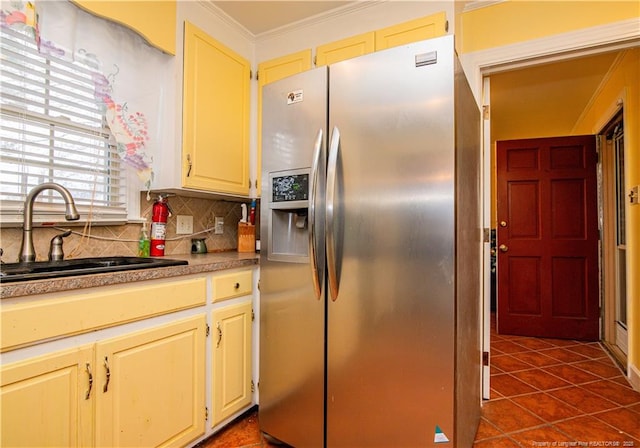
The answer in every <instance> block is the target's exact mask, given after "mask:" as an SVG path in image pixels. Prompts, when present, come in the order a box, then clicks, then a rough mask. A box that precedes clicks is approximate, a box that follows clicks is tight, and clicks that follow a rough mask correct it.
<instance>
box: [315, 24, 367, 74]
mask: <svg viewBox="0 0 640 448" xmlns="http://www.w3.org/2000/svg"><path fill="white" fill-rule="evenodd" d="M374 51H375V33H374V32H373V31H371V32H369V33H364V34H359V35H357V36H352V37H348V38H347V39H342V40H339V41H336V42H332V43H330V44H325V45H320V46H319V47H318V48H316V66H318V67H320V66H322V65H331V64H334V63H336V62H340V61H344V60H345V59H351V58H355V57H357V56H362V55H365V54H367V53H373V52H374Z"/></svg>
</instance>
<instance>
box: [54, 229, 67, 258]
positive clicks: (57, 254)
mask: <svg viewBox="0 0 640 448" xmlns="http://www.w3.org/2000/svg"><path fill="white" fill-rule="evenodd" d="M69 235H71V229H69V230H67V231H65V232H63V233H60V234H59V235H56V236H54V237H53V238H51V244H50V245H49V261H60V260H63V259H64V251H63V250H62V243H63V240H62V238H65V237H68V236H69Z"/></svg>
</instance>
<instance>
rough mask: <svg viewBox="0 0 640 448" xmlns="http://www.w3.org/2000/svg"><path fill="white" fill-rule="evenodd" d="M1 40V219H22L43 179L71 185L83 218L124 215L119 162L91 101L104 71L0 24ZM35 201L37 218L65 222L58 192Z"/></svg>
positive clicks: (116, 218) (108, 218) (101, 115)
mask: <svg viewBox="0 0 640 448" xmlns="http://www.w3.org/2000/svg"><path fill="white" fill-rule="evenodd" d="M0 41H1V49H0V51H1V53H2V66H1V69H0V83H1V84H0V120H1V121H0V200H1V201H2V202H1V212H2V223H3V224H6V223H11V222H22V209H23V205H24V199H25V197H26V195H27V194H28V193H29V191H30V190H31V189H32V188H33V187H34V186H36V185H38V184H41V183H43V182H57V183H59V184H61V185H63V186H65V187H66V188H67V189H69V191H70V192H71V194H72V196H73V197H74V199H75V201H76V205H77V206H78V208H79V210H80V211H81V215H82V219H85V218H87V217H88V216H89V215H90V219H91V221H94V222H124V221H126V218H127V210H126V185H125V168H124V164H123V162H122V160H121V159H120V157H119V155H118V153H117V149H116V144H115V141H114V139H113V137H112V135H111V132H110V130H109V127H108V126H107V124H106V123H107V121H106V117H105V110H104V105H100V104H99V102H97V101H96V100H95V94H96V92H97V91H98V92H99V89H100V87H101V84H100V82H101V80H102V79H103V78H104V77H103V76H102V75H101V74H100V73H98V72H96V71H95V70H93V69H92V68H91V67H90V66H89V65H84V64H81V63H78V62H72V61H68V60H66V59H58V58H55V57H53V56H48V55H45V54H43V53H40V52H38V49H37V47H36V44H35V42H34V39H33V36H32V35H30V34H29V33H22V32H21V31H19V30H18V29H14V28H9V27H6V26H3V27H2V29H1V34H0ZM37 200H38V205H37V206H36V207H35V208H34V213H35V214H34V216H35V220H36V221H52V220H55V221H63V220H64V218H62V214H63V212H64V207H62V206H61V205H60V204H61V203H62V202H63V201H62V198H61V197H60V195H59V194H58V193H57V192H49V191H44V192H42V193H41V194H40V195H39V196H38V198H37ZM52 216H53V219H52ZM58 217H60V218H58Z"/></svg>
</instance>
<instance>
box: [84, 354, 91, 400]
mask: <svg viewBox="0 0 640 448" xmlns="http://www.w3.org/2000/svg"><path fill="white" fill-rule="evenodd" d="M86 366H87V369H86V371H87V374H88V375H89V390H87V393H86V394H85V396H84V399H85V400H88V399H89V397H90V396H91V389H92V388H93V374H92V373H91V364H89V363H87V364H86Z"/></svg>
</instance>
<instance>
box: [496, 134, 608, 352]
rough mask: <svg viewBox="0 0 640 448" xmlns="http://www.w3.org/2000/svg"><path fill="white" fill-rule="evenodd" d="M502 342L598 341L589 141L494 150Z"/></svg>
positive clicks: (515, 144) (592, 147)
mask: <svg viewBox="0 0 640 448" xmlns="http://www.w3.org/2000/svg"><path fill="white" fill-rule="evenodd" d="M496 162H497V175H498V177H497V212H498V216H497V217H498V232H497V234H498V241H497V245H498V251H497V257H498V280H497V281H498V307H497V309H498V315H497V330H498V333H502V334H516V335H523V336H537V337H546V338H566V339H581V340H592V341H596V340H599V336H600V335H599V315H600V309H599V293H598V223H597V196H596V192H597V185H596V163H597V154H596V142H595V137H594V136H590V135H588V136H574V137H555V138H541V139H530V140H510V141H502V142H498V144H497V158H496Z"/></svg>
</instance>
